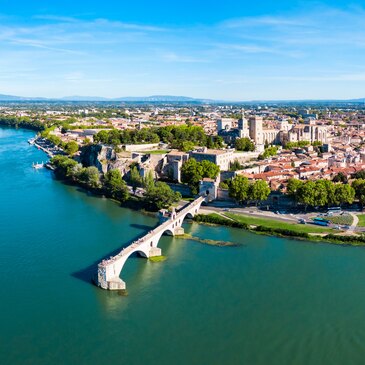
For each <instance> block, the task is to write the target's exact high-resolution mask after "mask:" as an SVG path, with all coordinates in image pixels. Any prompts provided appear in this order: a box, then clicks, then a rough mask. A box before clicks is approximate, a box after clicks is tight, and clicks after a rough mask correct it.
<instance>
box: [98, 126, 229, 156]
mask: <svg viewBox="0 0 365 365" xmlns="http://www.w3.org/2000/svg"><path fill="white" fill-rule="evenodd" d="M94 142H96V143H104V144H109V145H114V146H118V145H121V144H142V143H159V142H164V143H168V144H170V145H171V147H172V148H178V149H181V150H185V151H187V150H189V149H192V148H193V147H194V146H207V147H208V148H219V147H222V146H223V139H222V138H221V137H218V136H207V135H206V134H205V132H204V129H203V128H202V127H200V126H193V125H182V126H167V127H154V128H142V129H140V130H117V129H112V130H110V131H105V130H103V131H100V132H99V133H97V134H96V135H95V136H94Z"/></svg>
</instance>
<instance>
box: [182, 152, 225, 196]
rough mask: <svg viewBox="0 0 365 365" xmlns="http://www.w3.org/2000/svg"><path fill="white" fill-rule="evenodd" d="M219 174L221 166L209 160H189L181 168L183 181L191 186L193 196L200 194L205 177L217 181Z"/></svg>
mask: <svg viewBox="0 0 365 365" xmlns="http://www.w3.org/2000/svg"><path fill="white" fill-rule="evenodd" d="M218 174H219V166H217V165H216V164H214V163H213V162H210V161H207V160H203V161H202V162H198V161H197V160H195V159H194V158H189V160H188V161H186V162H185V163H184V164H183V165H182V167H181V180H182V182H184V183H186V184H188V185H189V187H190V189H191V192H192V193H193V194H197V193H198V189H199V181H200V180H202V179H203V178H205V177H207V178H210V179H215V178H216V177H217V176H218Z"/></svg>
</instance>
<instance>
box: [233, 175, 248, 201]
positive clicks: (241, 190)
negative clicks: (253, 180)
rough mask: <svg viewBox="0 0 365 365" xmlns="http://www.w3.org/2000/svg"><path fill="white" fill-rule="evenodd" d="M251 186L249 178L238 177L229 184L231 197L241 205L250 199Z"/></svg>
mask: <svg viewBox="0 0 365 365" xmlns="http://www.w3.org/2000/svg"><path fill="white" fill-rule="evenodd" d="M249 185H250V184H249V182H248V179H247V177H243V176H240V175H237V176H236V177H234V178H233V179H232V181H231V183H230V184H229V188H228V192H229V196H230V197H231V198H233V199H234V200H236V201H237V202H239V203H240V204H242V203H244V202H245V201H247V199H248V189H249Z"/></svg>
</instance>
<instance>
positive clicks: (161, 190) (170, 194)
mask: <svg viewBox="0 0 365 365" xmlns="http://www.w3.org/2000/svg"><path fill="white" fill-rule="evenodd" d="M180 199H181V194H180V193H179V192H174V191H173V190H172V189H171V188H170V187H169V186H168V185H167V184H166V183H164V182H161V181H158V182H156V183H155V184H153V185H149V186H147V188H146V192H145V201H146V203H147V204H148V205H149V206H150V207H151V208H152V209H163V208H165V209H166V208H169V207H170V206H171V204H173V203H176V202H178V201H179V200H180Z"/></svg>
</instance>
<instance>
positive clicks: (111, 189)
mask: <svg viewBox="0 0 365 365" xmlns="http://www.w3.org/2000/svg"><path fill="white" fill-rule="evenodd" d="M104 187H105V189H106V191H107V192H108V193H109V194H110V195H111V197H112V198H115V199H118V200H120V201H125V200H127V199H128V197H129V193H128V188H127V185H126V183H125V181H124V180H123V178H122V174H121V173H120V171H119V170H117V169H113V170H109V171H108V172H107V173H106V174H105V176H104Z"/></svg>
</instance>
